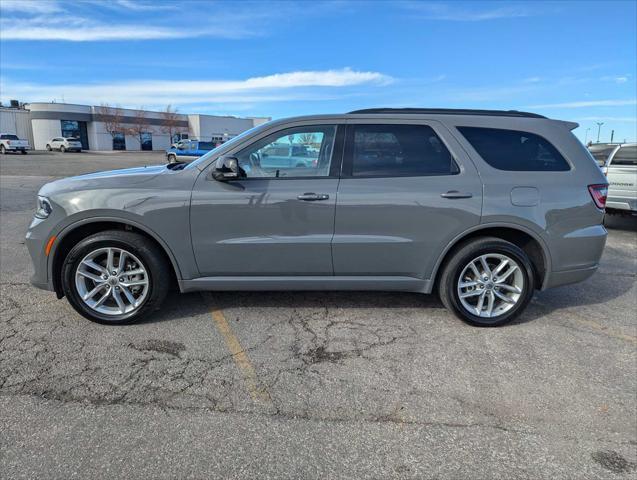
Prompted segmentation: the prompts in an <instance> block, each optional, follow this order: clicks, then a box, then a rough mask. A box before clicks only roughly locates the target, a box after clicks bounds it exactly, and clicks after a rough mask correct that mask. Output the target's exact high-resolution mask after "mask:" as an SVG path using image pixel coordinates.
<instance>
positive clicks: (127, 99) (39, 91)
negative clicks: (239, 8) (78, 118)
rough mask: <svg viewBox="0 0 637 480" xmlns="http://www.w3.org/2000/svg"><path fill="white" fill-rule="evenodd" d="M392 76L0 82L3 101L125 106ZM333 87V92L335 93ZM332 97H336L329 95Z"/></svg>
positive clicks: (313, 88)
mask: <svg viewBox="0 0 637 480" xmlns="http://www.w3.org/2000/svg"><path fill="white" fill-rule="evenodd" d="M392 80H393V79H392V78H391V77H389V76H387V75H383V74H381V73H379V72H365V71H356V70H352V69H350V68H343V69H338V70H320V71H298V72H288V73H277V74H273V75H267V76H263V77H253V78H248V79H245V80H206V81H195V80H184V81H171V80H151V81H142V80H139V81H135V80H133V81H127V82H114V83H101V84H92V85H90V84H89V85H87V84H66V85H45V84H33V83H18V84H11V83H10V82H8V81H7V80H6V79H5V80H4V82H3V84H2V85H1V87H2V88H0V90H1V91H2V93H3V100H7V99H8V98H9V97H10V98H20V99H21V100H22V101H25V102H29V101H50V100H52V99H58V100H59V99H61V98H62V97H64V99H65V101H67V102H72V103H89V104H99V103H102V102H107V103H113V104H121V105H125V106H135V105H158V104H166V103H171V104H193V103H246V102H253V103H256V102H271V101H290V100H297V101H302V100H320V99H322V98H324V97H321V93H320V91H317V89H321V88H331V89H336V88H343V87H352V86H360V85H372V86H382V85H386V84H388V83H390V82H391V81H392ZM332 91H333V90H330V92H332ZM329 98H334V97H333V96H332V97H329Z"/></svg>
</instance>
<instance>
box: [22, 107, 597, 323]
mask: <svg viewBox="0 0 637 480" xmlns="http://www.w3.org/2000/svg"><path fill="white" fill-rule="evenodd" d="M576 127H577V124H576V123H572V122H564V121H560V120H552V119H548V118H546V117H543V116H540V115H536V114H532V113H525V112H517V111H489V110H444V109H369V110H358V111H354V112H351V113H349V114H339V115H317V116H306V117H296V118H292V119H287V120H277V121H274V122H270V123H266V124H263V125H260V126H258V127H255V128H253V129H251V130H248V131H247V132H244V133H242V134H241V135H238V136H237V137H234V138H233V139H232V140H230V141H228V142H226V143H225V144H223V145H222V146H220V147H218V148H216V149H214V150H211V151H210V152H208V153H207V154H206V155H204V156H202V157H200V158H199V159H197V160H195V161H193V162H192V163H190V164H168V165H167V166H166V165H159V166H155V167H145V168H132V169H127V170H115V171H112V172H101V173H96V174H89V175H82V176H79V177H75V178H67V179H61V180H57V181H54V182H51V183H48V184H46V185H44V186H43V187H42V188H41V189H40V191H39V192H38V198H37V202H38V203H37V205H38V206H37V210H36V212H35V215H34V218H33V221H32V222H31V225H30V226H29V229H28V231H27V236H26V244H27V247H28V249H29V253H30V255H31V257H32V260H33V265H34V267H35V274H34V275H33V277H32V279H31V280H32V283H33V284H34V285H36V286H38V287H40V288H44V289H48V290H52V291H55V292H56V293H57V296H58V298H62V297H64V296H66V297H67V299H68V301H69V302H70V303H71V305H72V306H73V308H75V310H77V311H78V312H79V313H80V314H82V315H84V316H85V317H87V318H89V319H91V320H93V321H96V322H102V323H107V324H120V323H126V322H131V321H134V320H138V319H139V318H142V317H143V316H144V315H147V314H150V313H152V312H153V311H155V310H156V309H157V308H159V306H160V304H161V302H162V300H163V298H164V297H165V295H166V293H167V292H168V289H169V286H170V283H171V281H172V280H173V279H175V280H176V282H177V283H178V285H179V288H180V290H181V291H182V292H191V291H198V290H233V291H238V290H381V291H407V292H419V293H434V292H435V293H438V295H439V296H440V298H441V299H442V302H443V304H444V305H445V306H446V307H447V308H448V309H449V310H450V311H451V312H453V313H454V314H455V315H457V316H458V317H460V318H461V319H463V320H465V321H466V322H468V323H471V324H473V325H479V326H496V325H502V324H504V323H507V322H510V321H511V320H513V319H514V318H515V317H516V316H517V315H519V314H520V313H521V312H522V311H523V310H524V309H525V308H526V306H527V305H528V303H529V301H530V300H531V298H532V296H533V292H534V291H535V290H536V289H542V290H543V289H547V288H551V287H556V286H559V285H567V284H570V283H575V282H579V281H582V280H585V279H587V278H588V277H590V276H591V275H592V274H593V273H594V272H595V271H596V270H597V268H598V265H599V261H600V258H601V256H602V252H603V249H604V245H605V242H606V235H607V232H606V230H605V228H604V226H603V225H602V222H603V219H604V207H605V202H606V191H607V187H608V185H607V182H606V177H604V175H603V174H602V172H601V170H600V169H599V167H598V166H597V165H596V164H595V162H594V161H593V160H592V158H591V157H590V155H589V154H588V152H587V151H586V149H585V148H584V146H583V145H582V144H581V143H580V141H579V140H578V139H577V138H576V137H575V136H574V135H573V134H572V132H571V130H572V129H573V128H576ZM281 144H287V145H288V146H292V147H294V146H299V147H302V146H304V145H307V144H311V145H312V146H313V147H314V148H316V150H318V157H316V161H315V162H314V161H312V162H311V163H309V164H307V163H306V164H302V165H301V164H294V165H293V164H290V165H293V166H290V167H289V168H288V167H280V166H270V165H268V163H267V159H268V157H269V156H270V153H272V151H273V149H276V148H279V147H280V146H281ZM288 148H289V147H288ZM301 150H304V149H303V148H301ZM292 153H295V152H289V154H290V156H292V155H291V154H292ZM308 154H309V152H308ZM283 156H284V157H285V155H283ZM310 158H314V157H313V156H311V157H310Z"/></svg>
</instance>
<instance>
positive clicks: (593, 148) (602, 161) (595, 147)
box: [588, 143, 619, 168]
mask: <svg viewBox="0 0 637 480" xmlns="http://www.w3.org/2000/svg"><path fill="white" fill-rule="evenodd" d="M617 147H619V143H593V144H591V145H589V146H588V151H589V152H591V155H592V156H593V158H594V159H595V161H596V162H597V165H599V166H600V168H601V167H603V166H605V165H606V162H607V161H608V157H610V155H611V153H613V152H614V151H615V150H616V149H617Z"/></svg>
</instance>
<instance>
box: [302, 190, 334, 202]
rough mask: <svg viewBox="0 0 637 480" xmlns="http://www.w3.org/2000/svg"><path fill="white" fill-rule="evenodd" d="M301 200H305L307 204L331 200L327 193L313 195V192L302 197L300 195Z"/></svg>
mask: <svg viewBox="0 0 637 480" xmlns="http://www.w3.org/2000/svg"><path fill="white" fill-rule="evenodd" d="M296 198H298V199H299V200H303V201H306V202H316V201H319V200H328V199H329V198H330V196H329V195H328V194H327V193H313V192H307V193H303V194H301V195H299V196H298V197H296Z"/></svg>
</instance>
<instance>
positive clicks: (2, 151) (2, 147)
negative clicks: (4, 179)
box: [0, 145, 7, 155]
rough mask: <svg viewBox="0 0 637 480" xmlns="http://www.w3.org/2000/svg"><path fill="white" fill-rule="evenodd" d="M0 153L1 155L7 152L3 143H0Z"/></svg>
mask: <svg viewBox="0 0 637 480" xmlns="http://www.w3.org/2000/svg"><path fill="white" fill-rule="evenodd" d="M0 153H1V154H2V155H6V153H7V149H6V148H5V147H4V145H0Z"/></svg>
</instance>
